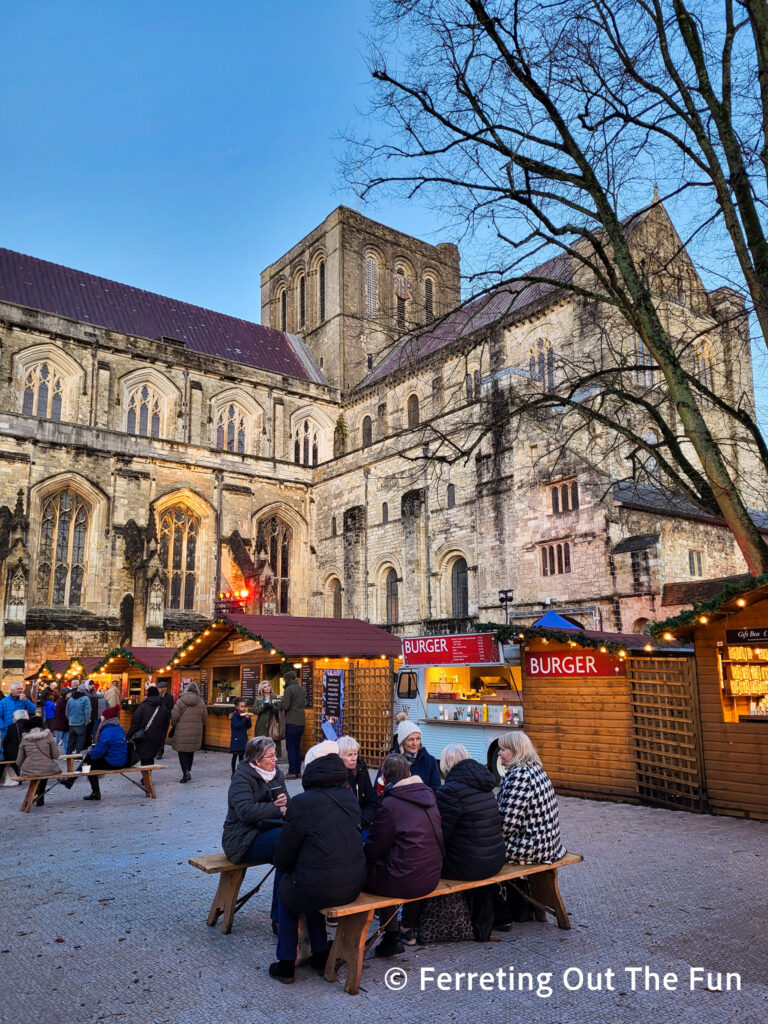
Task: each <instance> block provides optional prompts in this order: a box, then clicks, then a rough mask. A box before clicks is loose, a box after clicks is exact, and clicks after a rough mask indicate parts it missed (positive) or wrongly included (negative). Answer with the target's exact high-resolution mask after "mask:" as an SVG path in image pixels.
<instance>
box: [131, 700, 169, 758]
mask: <svg viewBox="0 0 768 1024" xmlns="http://www.w3.org/2000/svg"><path fill="white" fill-rule="evenodd" d="M170 721H171V713H170V711H169V710H168V707H167V706H166V705H165V704H164V703H163V698H162V697H161V696H160V691H159V690H158V688H157V687H156V686H149V687H147V695H146V697H145V698H144V700H143V701H142V702H141V704H139V706H138V707H137V708H136V710H135V711H134V713H133V718H132V719H131V724H130V725H129V727H128V734H127V738H128V739H129V740H133V745H134V747H135V748H136V753H137V754H138V755H139V758H140V760H141V763H142V764H143V765H146V764H154V763H155V757H156V756H157V752H158V750H160V748H161V747H162V746H163V744H164V743H165V737H166V734H167V732H168V724H169V722H170Z"/></svg>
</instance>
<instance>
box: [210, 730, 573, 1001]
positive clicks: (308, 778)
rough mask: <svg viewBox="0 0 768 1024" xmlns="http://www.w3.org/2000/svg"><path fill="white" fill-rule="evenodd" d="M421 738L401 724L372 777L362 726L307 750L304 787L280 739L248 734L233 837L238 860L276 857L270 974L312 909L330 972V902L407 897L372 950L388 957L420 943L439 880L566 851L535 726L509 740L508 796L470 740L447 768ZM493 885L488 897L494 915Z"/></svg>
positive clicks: (390, 912)
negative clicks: (281, 754) (297, 786)
mask: <svg viewBox="0 0 768 1024" xmlns="http://www.w3.org/2000/svg"><path fill="white" fill-rule="evenodd" d="M421 738H422V737H421V730H420V729H419V727H418V725H416V724H415V723H414V722H411V721H409V720H404V721H400V722H399V723H398V725H397V732H396V735H395V736H394V737H393V746H392V750H391V751H390V752H389V753H388V754H387V756H386V758H385V759H384V761H383V763H382V764H381V765H380V766H379V769H378V771H377V773H376V784H375V786H374V784H373V783H372V781H371V778H370V774H369V771H368V768H367V766H366V765H365V763H364V761H363V760H362V758H361V757H360V755H359V745H358V743H357V741H356V740H355V739H354V738H353V737H351V736H342V737H341V738H340V739H339V740H338V742H336V741H330V740H326V741H324V742H322V743H320V744H317V745H316V746H314V747H312V748H311V749H310V750H309V751H308V752H307V754H306V757H305V760H304V771H303V775H302V776H301V778H302V784H303V790H304V791H303V792H302V793H300V794H299V795H297V796H294V797H293V798H291V797H290V796H289V794H288V792H287V789H286V785H285V781H286V778H287V777H288V776H287V775H286V776H284V775H283V773H282V771H281V770H280V768H279V767H278V765H277V751H276V745H275V741H274V740H273V739H271V738H270V737H269V736H259V737H254V738H252V739H250V740H248V741H247V743H246V745H245V750H244V755H243V758H242V759H241V760H239V761H238V763H237V765H236V767H234V773H233V775H232V780H231V783H230V787H229V794H228V801H227V803H228V806H227V816H226V820H225V822H224V830H223V835H222V846H223V848H224V852H225V853H226V855H227V856H228V857H229V859H230V860H232V861H233V862H234V863H238V864H273V865H274V866H275V880H274V887H273V893H272V907H271V917H272V930H273V931H274V932H275V934H276V935H277V951H276V954H277V959H276V960H275V962H274V963H272V964H270V967H269V974H270V976H271V977H273V978H275V979H277V980H278V981H281V982H283V983H290V982H292V981H293V979H294V974H295V961H296V954H297V943H298V920H299V916H300V915H302V914H303V915H304V916H305V917H306V921H307V930H308V933H309V941H310V947H311V957H310V964H311V966H313V967H315V968H316V969H317V970H319V971H320V972H321V973H322V972H323V971H324V970H325V966H326V962H327V959H328V953H329V949H330V946H329V942H328V937H327V931H326V921H325V918H324V917H323V915H322V913H321V911H322V909H323V908H324V907H329V906H334V905H339V904H343V903H348V902H350V901H352V900H354V899H355V898H356V897H357V896H358V895H359V894H360V893H361V892H363V891H364V892H368V893H373V894H376V895H380V896H385V897H392V898H393V899H396V900H400V901H402V900H407V901H408V902H405V903H404V904H403V907H402V913H401V914H400V917H399V919H398V907H388V908H385V910H384V911H382V912H380V915H379V930H380V933H381V940H380V942H379V943H378V945H377V946H376V950H375V952H376V955H377V956H379V957H391V956H394V955H396V954H398V953H402V952H403V951H404V948H405V945H415V943H416V942H417V936H418V935H419V932H420V922H421V921H422V919H423V917H424V915H425V914H426V912H427V907H428V906H430V905H431V904H433V903H435V902H436V901H434V900H429V901H426V900H423V897H426V896H428V895H429V894H430V893H431V892H432V891H433V890H434V889H435V887H436V885H437V883H438V881H439V880H440V878H441V877H444V878H445V877H447V878H452V879H456V880H467V881H472V880H480V879H482V878H489V877H492V876H493V875H494V874H496V873H497V872H498V871H499V870H500V869H501V868H502V867H503V865H504V863H505V862H513V863H520V864H547V863H552V862H553V861H555V860H558V859H559V858H560V857H561V856H563V854H564V853H565V848H564V847H563V845H562V842H561V839H560V824H559V816H558V807H557V799H556V797H555V793H554V789H553V787H552V783H551V781H550V779H549V778H548V776H547V774H546V772H545V771H544V769H543V767H542V764H541V760H540V758H539V756H538V754H537V752H536V750H535V748H534V746H533V744H532V743H531V741H530V739H529V738H528V737H527V736H526V735H525V733H523V732H521V731H519V730H515V731H512V732H509V733H506V734H504V735H503V736H501V737H500V738H499V741H498V742H499V747H500V751H501V754H500V756H501V760H502V762H503V764H504V766H505V769H506V774H505V775H504V778H503V780H502V782H501V785H500V787H499V789H498V794H497V795H496V793H495V790H496V779H495V778H494V776H493V775H492V774H491V772H490V771H488V769H487V768H485V767H484V766H483V765H481V764H479V763H478V762H477V761H474V760H472V759H471V758H470V756H469V754H468V752H467V750H466V749H465V748H464V747H463V746H462V745H461V744H451V745H449V746H447V747H446V748H445V749H444V750H443V751H442V753H441V756H440V763H439V766H438V762H437V761H436V759H435V758H434V757H433V756H432V755H431V754H430V753H429V752H428V751H427V750H426V748H425V747H424V746H423V744H422V742H421ZM233 765H234V761H233ZM291 774H292V773H291ZM441 774H442V778H441ZM475 891H476V892H478V893H481V892H482V891H481V890H475ZM459 895H461V896H462V898H463V894H459ZM491 895H492V894H490V893H489V894H486V896H487V898H486V899H485V901H483V900H482V899H480V900H478V903H477V906H478V907H482V908H484V910H485V912H486V913H487V911H488V907H489V905H491V904H490V903H489V900H490V898H491ZM492 914H493V911H492V910H491V916H492ZM488 927H489V928H490V925H488ZM475 934H476V935H477V934H478V929H477V928H476V929H475Z"/></svg>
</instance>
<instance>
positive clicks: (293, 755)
mask: <svg viewBox="0 0 768 1024" xmlns="http://www.w3.org/2000/svg"><path fill="white" fill-rule="evenodd" d="M303 735H304V726H303V725H286V727H285V746H286V750H287V752H288V774H289V775H301V737H302V736H303Z"/></svg>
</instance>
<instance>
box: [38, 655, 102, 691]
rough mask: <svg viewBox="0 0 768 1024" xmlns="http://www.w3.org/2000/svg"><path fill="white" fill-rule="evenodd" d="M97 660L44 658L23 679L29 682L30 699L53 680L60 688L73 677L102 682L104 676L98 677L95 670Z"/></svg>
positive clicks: (68, 683)
mask: <svg viewBox="0 0 768 1024" xmlns="http://www.w3.org/2000/svg"><path fill="white" fill-rule="evenodd" d="M99 661H100V659H99V658H94V657H88V658H86V657H81V658H46V660H45V661H44V662H43V663H42V664H41V665H40V666H39V668H37V669H36V670H35V671H34V672H33V673H32V674H31V675H29V676H27V677H26V679H25V682H27V683H29V684H30V686H29V691H28V692H29V693H30V697H31V699H32V700H37V694H38V691H39V690H40V689H41V688H44V687H45V686H46V685H47V684H48V683H52V682H54V680H55V681H56V682H57V683H58V684H59V687H60V688H63V687H65V686H70V685H71V683H72V682H73V680H75V679H96V681H97V682H99V683H100V684H103V683H104V681H105V680H104V677H103V676H102V677H99V675H98V673H96V672H95V668H96V666H97V665H98V663H99Z"/></svg>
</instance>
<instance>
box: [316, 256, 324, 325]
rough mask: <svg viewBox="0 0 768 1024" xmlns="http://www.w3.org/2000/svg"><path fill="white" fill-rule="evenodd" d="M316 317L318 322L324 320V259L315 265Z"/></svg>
mask: <svg viewBox="0 0 768 1024" xmlns="http://www.w3.org/2000/svg"><path fill="white" fill-rule="evenodd" d="M317 318H318V321H319V323H323V322H324V321H325V260H320V262H319V263H318V265H317Z"/></svg>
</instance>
